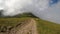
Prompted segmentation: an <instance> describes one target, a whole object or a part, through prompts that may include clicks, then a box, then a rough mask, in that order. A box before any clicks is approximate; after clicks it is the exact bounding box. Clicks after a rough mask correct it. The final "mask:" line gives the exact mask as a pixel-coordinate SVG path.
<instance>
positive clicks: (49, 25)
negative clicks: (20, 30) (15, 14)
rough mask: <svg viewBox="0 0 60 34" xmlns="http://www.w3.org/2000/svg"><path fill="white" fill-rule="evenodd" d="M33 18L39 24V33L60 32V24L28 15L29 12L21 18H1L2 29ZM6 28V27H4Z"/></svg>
mask: <svg viewBox="0 0 60 34" xmlns="http://www.w3.org/2000/svg"><path fill="white" fill-rule="evenodd" d="M31 18H33V19H34V20H35V21H36V24H37V30H38V33H39V34H60V24H56V23H53V22H49V21H45V20H42V19H39V18H36V17H35V16H31V15H30V16H28V15H27V14H26V15H25V14H24V15H22V17H20V18H10V17H9V18H0V30H1V29H2V28H1V26H6V27H8V26H13V27H14V26H15V25H16V24H18V23H20V22H22V21H25V20H29V19H31ZM2 30H4V28H3V29H2Z"/></svg>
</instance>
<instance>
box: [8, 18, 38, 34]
mask: <svg viewBox="0 0 60 34" xmlns="http://www.w3.org/2000/svg"><path fill="white" fill-rule="evenodd" d="M9 34H38V33H37V27H36V21H35V20H34V19H29V20H26V21H25V22H24V23H23V24H21V25H19V26H17V27H16V28H14V29H12V30H11V31H10V33H9Z"/></svg>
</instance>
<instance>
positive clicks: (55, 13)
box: [0, 0, 60, 24]
mask: <svg viewBox="0 0 60 34" xmlns="http://www.w3.org/2000/svg"><path fill="white" fill-rule="evenodd" d="M59 6H60V1H59V0H0V10H3V11H0V12H1V13H2V15H3V16H15V15H18V14H22V13H24V12H30V13H32V14H34V15H35V16H37V17H39V18H41V19H44V20H48V21H51V22H55V23H57V24H60V7H59Z"/></svg>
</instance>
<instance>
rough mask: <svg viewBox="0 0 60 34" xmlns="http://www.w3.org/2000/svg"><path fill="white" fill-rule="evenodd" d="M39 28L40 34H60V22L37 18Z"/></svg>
mask: <svg viewBox="0 0 60 34" xmlns="http://www.w3.org/2000/svg"><path fill="white" fill-rule="evenodd" d="M36 21H37V30H38V33H39V34H60V24H56V23H53V22H49V21H45V20H42V19H37V20H36Z"/></svg>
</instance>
